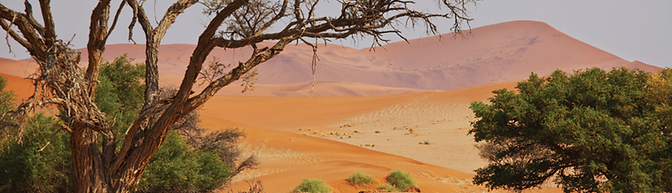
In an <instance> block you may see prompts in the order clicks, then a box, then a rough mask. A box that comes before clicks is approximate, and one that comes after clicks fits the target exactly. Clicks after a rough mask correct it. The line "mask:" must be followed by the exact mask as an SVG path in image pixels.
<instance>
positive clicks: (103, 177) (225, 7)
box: [0, 0, 471, 193]
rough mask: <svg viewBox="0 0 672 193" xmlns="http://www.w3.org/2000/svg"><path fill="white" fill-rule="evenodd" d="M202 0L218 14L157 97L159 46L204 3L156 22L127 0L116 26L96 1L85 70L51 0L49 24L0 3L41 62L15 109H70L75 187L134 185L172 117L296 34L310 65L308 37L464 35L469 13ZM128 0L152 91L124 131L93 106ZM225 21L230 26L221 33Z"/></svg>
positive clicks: (45, 13)
mask: <svg viewBox="0 0 672 193" xmlns="http://www.w3.org/2000/svg"><path fill="white" fill-rule="evenodd" d="M202 1H204V2H203V3H204V5H206V7H207V8H206V12H207V13H210V14H214V18H213V19H212V20H211V21H210V23H209V24H208V25H207V27H206V29H205V30H204V31H203V33H202V34H201V35H200V37H199V39H198V44H197V46H196V48H195V49H194V51H193V53H192V56H191V58H190V61H189V64H188V67H187V71H186V72H185V76H184V78H183V80H182V83H181V85H180V87H179V90H178V91H177V94H175V96H174V97H172V98H170V99H161V98H159V96H160V90H159V72H158V54H159V46H160V44H161V40H162V39H163V37H164V35H165V34H166V32H167V30H168V29H169V28H170V27H171V25H172V24H173V22H175V19H176V18H177V16H179V15H180V14H181V13H183V12H184V10H185V9H187V8H189V7H191V6H192V5H194V4H195V3H198V2H199V1H198V0H176V2H175V3H173V4H172V5H171V6H170V7H169V8H168V10H167V11H166V13H165V15H164V16H163V18H162V19H161V20H160V22H159V23H158V24H157V26H156V27H153V26H152V25H151V22H150V20H149V19H148V17H147V15H146V13H145V11H144V8H143V7H142V5H141V4H140V3H139V2H138V1H137V0H122V1H121V3H120V5H119V8H118V10H117V11H116V14H115V16H114V19H112V26H110V27H108V20H109V19H110V17H109V14H110V0H99V2H98V4H97V6H96V7H95V8H94V10H93V11H92V13H91V23H90V26H89V30H90V31H89V42H88V44H87V50H88V52H89V55H88V56H89V58H88V61H89V63H88V66H87V69H86V71H84V70H82V69H80V67H79V66H78V63H79V61H80V53H79V52H78V51H76V50H72V49H70V48H69V47H68V45H66V44H65V43H64V42H63V41H62V40H58V39H56V33H55V30H54V26H55V24H54V21H53V18H52V14H51V10H50V9H51V8H50V6H49V3H50V0H39V3H40V11H41V12H42V23H43V24H44V26H42V24H40V23H39V22H37V20H35V19H34V18H33V14H32V11H33V10H32V5H31V4H30V3H28V1H27V0H26V2H25V11H24V12H23V13H22V12H17V11H14V10H11V9H8V8H7V7H5V6H4V5H2V4H1V3H0V26H1V27H2V28H3V29H4V30H5V31H7V34H8V35H9V36H11V37H12V39H14V40H16V41H17V42H18V43H19V44H21V45H22V46H23V47H25V48H26V49H27V50H28V51H29V52H30V54H31V56H32V57H33V58H34V59H35V60H36V61H37V63H38V64H39V65H40V72H39V73H38V74H37V75H36V76H35V77H34V81H35V86H36V91H35V93H36V95H35V96H34V97H32V98H31V99H30V100H29V101H28V102H26V103H24V104H22V105H20V107H19V110H18V111H17V112H20V113H25V112H26V111H27V110H30V109H31V108H32V107H34V106H38V105H45V104H55V105H57V106H59V108H61V109H62V110H63V111H64V113H65V116H66V117H67V126H63V127H64V129H65V130H67V131H68V132H69V133H70V150H71V154H72V172H73V175H74V180H75V186H76V192H81V193H84V192H131V191H133V187H134V186H135V185H136V184H137V183H138V181H139V180H140V176H141V175H142V173H143V171H144V170H145V168H146V167H147V164H148V163H149V160H150V158H151V157H152V156H153V155H154V153H155V152H156V151H157V150H158V148H159V147H160V146H161V144H162V143H163V140H164V139H165V138H166V134H167V132H168V130H169V129H170V128H171V127H172V126H173V124H175V122H176V120H178V119H180V118H181V117H183V116H185V115H187V114H188V113H189V112H191V111H193V110H194V109H196V108H197V107H199V106H201V105H203V104H204V103H205V102H206V101H208V100H209V99H210V98H212V97H213V96H214V95H215V93H216V92H217V91H219V90H220V89H221V88H223V87H224V86H227V85H229V84H231V83H232V82H234V81H236V80H239V79H240V78H241V77H242V76H243V75H245V74H246V73H247V72H249V71H250V70H251V69H252V68H254V67H256V66H257V65H259V64H261V63H263V62H266V61H268V60H269V59H271V58H273V57H275V56H277V55H278V54H279V53H280V52H282V50H283V49H284V47H285V46H287V45H288V44H289V43H290V42H292V41H296V42H302V43H304V44H307V45H309V46H311V47H312V48H313V51H314V53H313V54H315V55H314V56H315V57H314V60H313V62H312V67H313V69H314V67H315V63H316V60H315V59H316V58H317V57H316V56H317V55H316V54H317V49H318V46H317V42H315V43H311V42H309V41H307V40H306V39H304V38H315V39H316V41H317V40H318V39H320V40H323V41H325V42H326V41H327V39H328V38H329V39H341V38H348V37H350V36H352V35H362V36H364V35H368V36H371V37H373V38H374V44H373V45H374V46H375V45H381V44H380V42H387V40H385V39H383V38H382V35H383V34H388V33H392V34H397V35H399V36H401V34H400V32H399V31H398V30H396V28H395V27H394V26H393V25H395V24H398V23H402V22H399V21H400V20H402V21H406V22H408V21H411V22H412V23H413V24H415V22H421V23H423V24H425V25H426V27H427V28H428V31H430V32H432V33H436V26H435V25H434V23H432V20H431V19H432V18H447V19H451V20H454V21H455V23H454V24H453V27H454V28H453V30H454V31H455V32H460V24H461V23H462V21H469V20H471V19H470V18H468V17H467V16H466V10H465V8H464V7H465V6H464V5H465V4H467V3H469V2H471V0H456V3H451V2H450V1H448V0H442V1H439V4H440V5H443V6H445V7H446V8H448V10H447V12H446V13H437V14H434V13H424V12H421V11H416V10H411V9H408V8H407V7H406V5H407V4H409V3H414V1H412V0H411V1H405V0H361V1H359V0H358V1H338V3H340V4H341V6H340V8H341V10H340V11H341V12H340V15H336V16H333V17H326V16H325V17H322V16H319V17H318V16H316V14H315V11H316V10H315V7H316V5H317V4H318V3H319V2H320V1H319V0H292V1H290V0H277V2H274V1H269V0H232V1H229V0H202ZM126 5H128V7H130V8H131V9H132V10H133V21H132V23H131V26H130V27H129V28H131V30H132V28H133V26H134V25H135V23H136V22H137V23H139V24H140V26H141V27H142V29H143V31H144V32H145V33H144V37H145V40H146V48H145V49H146V50H145V54H146V60H145V66H146V75H145V84H146V87H145V89H146V90H145V101H144V104H143V107H142V110H141V111H140V113H139V115H138V119H137V120H136V121H135V122H134V123H133V124H132V125H131V126H130V127H129V128H128V131H127V132H126V133H125V134H124V135H123V136H115V135H114V132H112V126H111V125H110V124H109V123H108V121H107V120H106V117H105V114H104V113H102V112H101V111H100V109H98V107H97V106H96V105H95V104H94V99H95V90H96V85H97V82H98V66H99V65H100V63H101V62H102V56H103V53H104V51H105V43H106V41H107V38H108V36H109V34H110V33H111V31H112V30H113V29H114V26H115V25H116V22H117V18H118V17H119V14H120V13H121V9H122V8H123V7H125V6H126ZM335 7H339V6H335ZM282 19H286V20H287V21H288V22H287V24H286V26H285V27H284V28H282V29H281V30H280V31H276V32H272V33H267V30H268V29H269V28H270V27H271V26H272V25H275V24H276V23H277V21H280V20H282ZM223 25H225V26H227V27H226V30H229V31H223V32H222V31H220V32H221V33H217V32H218V30H219V29H221V27H222V26H223ZM387 27H391V28H392V30H388V29H389V28H387ZM15 29H18V31H19V32H20V34H19V33H17V31H15ZM401 37H402V38H403V36H401ZM129 38H131V34H130V31H129ZM269 40H270V41H274V42H275V44H274V45H273V46H271V47H264V48H259V47H257V44H258V43H260V42H263V41H269ZM246 46H250V47H252V49H253V52H252V55H251V56H250V58H249V59H248V60H247V61H244V62H242V61H241V62H239V63H238V65H237V66H236V67H235V68H233V69H231V70H230V71H228V72H226V73H223V74H216V75H215V76H213V77H208V79H210V80H211V82H209V84H208V86H207V87H206V88H205V89H204V90H203V91H201V92H200V93H198V94H196V95H194V96H192V95H191V92H192V89H193V86H194V84H195V83H196V81H197V78H198V77H199V74H200V73H201V70H202V68H203V63H204V62H205V60H206V58H207V56H208V55H209V54H210V52H211V51H212V50H213V49H214V48H215V47H222V48H241V47H246ZM162 109H165V110H162ZM121 137H123V144H122V145H121V149H120V150H118V151H117V150H116V147H117V144H116V142H115V141H122V140H116V139H117V138H121Z"/></svg>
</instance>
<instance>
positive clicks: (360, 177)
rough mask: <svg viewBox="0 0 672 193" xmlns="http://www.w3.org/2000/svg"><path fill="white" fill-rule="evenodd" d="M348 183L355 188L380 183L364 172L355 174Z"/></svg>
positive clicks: (349, 178)
mask: <svg viewBox="0 0 672 193" xmlns="http://www.w3.org/2000/svg"><path fill="white" fill-rule="evenodd" d="M346 181H348V183H350V184H352V185H354V186H355V187H360V186H361V187H367V186H370V185H372V184H375V183H376V182H378V180H376V178H374V177H373V176H372V175H369V174H365V173H364V172H355V173H353V174H352V175H350V177H348V179H346Z"/></svg>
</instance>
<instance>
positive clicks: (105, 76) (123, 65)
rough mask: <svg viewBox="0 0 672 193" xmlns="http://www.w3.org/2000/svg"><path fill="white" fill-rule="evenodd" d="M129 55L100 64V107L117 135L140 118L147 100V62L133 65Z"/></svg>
mask: <svg viewBox="0 0 672 193" xmlns="http://www.w3.org/2000/svg"><path fill="white" fill-rule="evenodd" d="M132 61H133V59H132V58H128V56H127V55H126V54H124V55H122V56H119V57H117V58H115V59H114V61H113V62H111V63H110V62H105V63H103V64H102V65H101V66H100V76H99V77H98V80H99V82H100V83H99V84H98V85H97V87H96V96H98V97H96V99H95V100H96V101H95V103H96V106H98V108H100V110H101V111H102V112H104V113H105V114H106V115H107V118H108V120H109V121H110V123H112V124H113V125H114V128H115V131H116V132H117V134H119V133H123V132H126V129H127V128H128V127H129V126H130V125H131V124H133V121H135V119H137V114H138V113H139V112H140V108H141V107H142V103H143V102H144V101H143V100H144V96H145V93H144V90H145V84H144V83H143V77H144V75H145V65H143V64H132V63H131V62H132Z"/></svg>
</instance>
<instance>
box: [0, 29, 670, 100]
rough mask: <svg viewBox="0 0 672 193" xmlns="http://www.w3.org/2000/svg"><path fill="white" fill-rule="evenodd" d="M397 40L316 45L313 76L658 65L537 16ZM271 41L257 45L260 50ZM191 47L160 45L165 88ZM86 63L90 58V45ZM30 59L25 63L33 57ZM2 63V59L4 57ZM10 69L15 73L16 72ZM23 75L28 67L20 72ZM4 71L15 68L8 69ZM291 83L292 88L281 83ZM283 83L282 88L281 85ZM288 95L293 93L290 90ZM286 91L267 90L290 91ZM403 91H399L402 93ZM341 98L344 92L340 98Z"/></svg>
mask: <svg viewBox="0 0 672 193" xmlns="http://www.w3.org/2000/svg"><path fill="white" fill-rule="evenodd" d="M409 42H410V44H408V43H406V42H395V43H391V44H387V45H385V46H384V47H383V48H377V49H375V52H373V51H369V49H368V48H366V49H361V50H358V49H353V48H350V47H345V46H341V45H335V44H319V51H318V57H319V59H320V60H319V61H318V63H317V67H316V68H317V69H316V70H317V71H316V72H315V78H316V80H317V81H321V82H353V83H360V84H366V85H375V86H384V87H403V88H412V89H421V90H452V89H458V88H466V87H470V86H476V85H482V84H489V83H496V82H506V81H518V80H523V79H525V78H527V76H528V75H529V74H530V73H531V72H535V73H537V74H539V75H541V76H545V75H549V74H550V73H551V72H553V71H555V70H557V69H560V70H564V71H569V72H571V71H572V70H578V69H585V68H589V67H600V68H603V69H607V70H609V69H611V68H612V67H621V66H625V67H629V68H634V67H637V68H641V69H645V70H647V71H655V69H657V67H654V66H650V65H647V64H644V63H641V62H637V61H635V62H630V61H626V60H624V59H622V58H619V57H618V56H615V55H613V54H610V53H608V52H605V51H603V50H600V49H598V48H595V47H593V46H591V45H588V44H586V43H584V42H581V41H579V40H576V39H574V38H572V37H570V36H568V35H566V34H564V33H562V32H560V31H558V30H556V29H555V28H553V27H551V26H549V25H547V24H545V23H542V22H535V21H512V22H505V23H500V24H494V25H489V26H484V27H479V28H474V29H472V30H471V34H469V35H468V36H466V37H465V38H462V37H454V35H453V34H443V35H442V36H432V37H426V38H420V39H414V40H410V41H409ZM270 45H271V42H264V43H259V44H258V46H259V47H265V46H270ZM194 47H195V46H194V45H189V44H169V45H162V46H161V47H160V49H159V50H160V52H159V72H160V74H161V84H162V85H163V86H168V85H173V86H174V85H177V84H179V83H180V80H181V77H182V76H183V75H184V71H185V69H186V66H187V64H188V62H189V58H190V56H191V53H192V52H193V49H194ZM144 48H145V46H144V45H134V44H116V45H108V46H107V47H106V52H105V55H104V57H105V58H107V59H108V60H112V59H114V58H115V57H116V56H119V55H121V54H124V53H128V55H129V57H131V58H135V59H136V62H143V61H144V59H145V58H144ZM80 51H81V52H82V64H85V63H86V62H87V53H86V50H85V49H80ZM250 52H251V50H250V48H242V49H228V50H226V49H221V48H216V49H215V50H213V52H212V53H211V54H210V56H209V57H208V60H207V61H206V63H209V62H211V61H215V58H214V57H216V60H217V61H219V62H220V63H223V64H228V65H231V67H229V69H231V68H233V66H236V65H237V64H238V62H239V61H245V60H246V59H248V58H249V54H250ZM312 59H313V52H312V49H311V48H309V47H308V46H306V45H303V44H292V45H288V46H287V47H286V48H285V49H284V50H283V52H282V53H281V54H280V55H278V56H277V57H275V58H273V59H271V60H269V61H268V62H266V63H264V64H262V65H260V66H259V67H257V68H258V70H259V76H258V78H259V80H258V81H257V83H258V84H260V85H261V84H291V83H297V84H298V83H305V82H311V81H313V74H312V71H311V63H312V62H311V61H312ZM29 60H30V59H28V60H25V61H29ZM0 63H2V61H0ZM12 71H13V70H12ZM23 71H24V72H25V70H23ZM3 72H5V73H9V74H15V75H16V73H10V72H7V71H5V70H4V68H3ZM282 87H283V88H293V87H292V86H282ZM276 88H278V87H276ZM286 91H287V92H290V91H291V90H286ZM287 92H275V91H273V92H270V93H268V94H278V95H281V96H291V95H287V94H286V93H287ZM397 94H399V93H397ZM337 96H342V95H337Z"/></svg>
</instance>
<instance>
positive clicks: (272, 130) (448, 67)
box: [0, 21, 657, 192]
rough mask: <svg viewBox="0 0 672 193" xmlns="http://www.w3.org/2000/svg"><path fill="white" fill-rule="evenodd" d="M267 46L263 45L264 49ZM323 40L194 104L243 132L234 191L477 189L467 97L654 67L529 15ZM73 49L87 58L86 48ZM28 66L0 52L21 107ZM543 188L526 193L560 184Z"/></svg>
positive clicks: (228, 60) (219, 125) (113, 49)
mask: <svg viewBox="0 0 672 193" xmlns="http://www.w3.org/2000/svg"><path fill="white" fill-rule="evenodd" d="M439 40H440V41H439ZM265 45H270V43H268V42H266V43H261V44H260V46H265ZM320 46H322V47H320V51H319V52H318V54H319V57H320V61H319V62H318V66H317V67H318V69H317V72H316V73H315V74H314V76H313V74H312V73H311V70H310V64H311V62H310V61H311V58H312V51H311V50H310V49H308V48H307V47H306V46H304V45H300V44H299V45H291V46H288V47H287V48H286V49H285V50H284V52H283V53H282V54H281V55H279V56H278V57H276V58H274V59H272V60H270V61H268V62H267V63H265V64H262V65H261V66H259V67H258V69H259V75H258V78H259V80H258V81H257V82H256V84H255V90H254V91H248V92H245V93H241V92H240V91H241V90H242V87H240V86H238V85H239V84H240V83H236V84H234V85H231V86H229V87H226V88H225V89H222V90H221V91H220V92H219V93H218V95H217V96H215V97H213V98H212V99H211V100H210V101H209V102H207V103H206V104H205V105H204V106H203V107H202V108H200V109H199V110H200V113H201V119H202V122H201V125H202V126H204V127H206V128H208V129H210V130H211V131H216V130H221V129H226V128H240V129H242V130H244V131H245V132H246V133H247V137H246V138H245V139H244V140H243V143H242V144H241V146H240V147H241V148H242V149H243V150H244V152H245V153H246V154H247V155H256V156H257V157H259V158H260V161H261V165H260V166H259V167H258V168H257V169H255V170H249V171H246V172H244V173H242V174H241V175H239V176H237V177H236V178H235V180H234V183H233V184H232V187H231V188H232V189H233V190H235V191H238V190H245V189H246V188H247V183H246V182H245V180H251V179H255V178H258V179H260V180H262V181H263V185H264V188H265V190H266V191H267V192H288V191H290V190H291V189H292V188H293V187H295V186H296V185H298V184H299V183H300V182H301V180H302V179H304V178H320V179H323V180H325V181H327V182H328V183H329V185H330V186H332V187H333V190H334V191H335V192H356V191H357V190H364V189H365V188H361V189H356V188H355V187H353V186H350V185H348V184H347V183H346V182H345V179H346V178H347V177H348V176H349V175H350V174H352V173H354V172H357V171H363V172H366V173H369V174H372V175H374V176H376V178H378V179H379V181H380V182H381V183H382V182H384V177H385V176H386V175H387V173H388V172H389V171H390V170H393V169H403V170H405V171H408V172H410V173H411V174H412V175H413V177H415V178H416V179H417V180H418V186H419V187H420V189H421V190H422V191H423V192H484V191H487V189H485V188H484V187H481V186H475V185H472V184H471V183H470V182H471V178H472V177H473V175H474V172H473V171H474V170H475V169H477V168H479V167H483V166H485V165H486V164H487V162H486V161H484V160H482V159H481V158H480V157H479V156H478V152H477V150H476V149H475V148H474V144H475V143H474V141H473V137H472V136H469V135H468V131H469V129H470V128H471V126H470V122H471V121H474V115H473V113H472V112H471V110H470V109H469V105H470V103H471V102H472V101H485V100H487V99H488V97H491V96H492V93H491V91H492V90H496V89H501V88H508V89H512V88H513V87H515V85H516V83H515V82H516V81H519V80H523V79H525V78H527V77H528V76H529V75H530V73H531V72H535V73H537V74H539V75H541V76H545V75H549V74H550V73H551V72H552V71H554V70H556V69H561V70H565V71H571V70H576V69H585V68H589V67H600V68H604V69H611V68H613V67H621V66H624V67H629V68H640V69H643V70H646V71H649V72H652V71H655V70H656V69H657V67H653V66H650V65H647V64H644V63H641V62H638V61H634V62H630V61H626V60H623V59H621V58H619V57H617V56H614V55H612V54H610V53H608V52H605V51H602V50H599V49H597V48H595V47H593V46H590V45H588V44H585V43H583V42H581V41H578V40H576V39H573V38H571V37H569V36H567V35H565V34H564V33H562V32H559V31H557V30H556V29H554V28H552V27H551V26H548V25H547V24H544V23H541V22H533V21H515V22H506V23H501V24H495V25H491V26H486V27H481V28H475V29H473V30H472V31H471V34H470V35H468V36H467V37H466V38H461V37H457V38H456V37H454V36H453V35H452V34H444V35H442V36H441V37H438V36H435V37H427V38H421V39H415V40H410V44H407V43H405V42H398V43H391V44H388V45H385V46H384V47H383V48H377V49H376V51H375V52H372V51H369V49H361V50H358V49H353V48H348V47H344V46H340V45H335V44H327V45H326V46H325V45H324V44H320ZM193 48H194V46H193V45H187V44H172V45H163V46H161V49H160V53H161V54H160V59H159V68H160V73H161V76H160V83H161V85H162V86H176V85H177V84H179V82H180V81H181V77H182V75H183V74H184V70H185V69H186V64H187V63H188V59H189V56H190V55H191V51H192V50H193ZM80 51H82V52H83V56H82V58H83V61H82V63H81V64H82V65H83V64H85V63H86V52H85V49H80ZM249 52H250V50H249V49H240V50H224V49H216V50H215V51H214V52H213V53H212V54H211V60H215V59H214V57H216V59H217V60H218V61H219V62H221V63H225V64H236V63H237V62H238V61H240V60H243V59H244V58H246V57H247V54H249ZM123 53H128V55H129V57H131V58H135V59H136V62H142V61H143V60H144V55H143V53H144V45H133V44H117V45H109V46H108V47H107V49H106V53H105V58H107V59H110V60H111V59H113V58H114V57H116V56H118V55H121V54H123ZM35 69H36V65H35V63H34V62H31V59H24V60H13V59H2V58H0V73H2V74H0V75H1V76H3V77H7V78H8V80H9V86H8V89H11V90H15V92H16V93H17V94H18V95H19V99H17V102H18V101H19V100H20V99H21V98H26V97H27V96H29V95H30V94H32V88H31V84H30V82H29V81H27V80H25V79H23V78H21V77H26V76H28V75H29V74H31V73H33V72H34V71H35ZM314 78H315V79H314ZM313 81H314V82H313ZM551 187H553V185H545V188H544V189H542V190H534V191H541V192H558V191H559V189H557V188H551ZM369 189H372V188H369Z"/></svg>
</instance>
